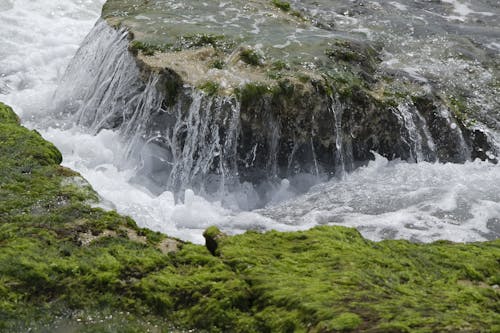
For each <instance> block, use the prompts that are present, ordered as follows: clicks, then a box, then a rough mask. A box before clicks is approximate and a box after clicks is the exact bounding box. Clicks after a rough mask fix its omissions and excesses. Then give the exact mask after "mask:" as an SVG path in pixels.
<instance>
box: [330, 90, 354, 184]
mask: <svg viewBox="0 0 500 333" xmlns="http://www.w3.org/2000/svg"><path fill="white" fill-rule="evenodd" d="M344 109H345V108H344V106H343V105H342V104H341V103H340V102H339V100H338V98H336V97H333V96H332V97H330V105H329V110H330V112H331V113H332V115H333V121H334V129H335V176H336V177H338V178H343V177H344V176H345V175H346V172H349V171H351V170H352V169H353V157H352V148H351V146H350V144H348V142H345V139H344V135H343V128H342V116H343V114H344Z"/></svg>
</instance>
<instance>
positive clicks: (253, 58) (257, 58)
mask: <svg viewBox="0 0 500 333" xmlns="http://www.w3.org/2000/svg"><path fill="white" fill-rule="evenodd" d="M240 59H241V60H242V61H243V62H245V63H247V64H249V65H252V66H260V65H262V56H261V55H260V54H259V53H258V52H257V51H255V50H252V49H244V50H242V51H241V52H240Z"/></svg>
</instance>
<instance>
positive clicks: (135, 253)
mask: <svg viewBox="0 0 500 333" xmlns="http://www.w3.org/2000/svg"><path fill="white" fill-rule="evenodd" d="M248 89H249V90H250V91H252V93H259V94H260V93H264V94H272V93H273V92H272V90H273V89H274V90H277V91H279V92H280V93H283V94H286V82H284V83H283V84H282V86H281V87H280V88H273V87H271V88H268V87H266V88H265V89H264V88H262V87H250V88H248ZM261 90H262V91H261ZM274 93H276V92H274ZM0 126H1V130H0V331H2V332H15V331H32V332H47V331H57V330H60V331H64V330H70V331H73V332H95V331H100V332H145V331H157V332H172V331H183V330H184V329H190V330H191V329H196V330H199V331H200V332H349V331H353V332H495V331H498V330H499V329H500V326H499V325H498V323H499V322H500V306H499V304H500V287H499V285H500V241H499V240H496V241H491V242H484V243H474V244H454V243H450V242H444V241H442V242H436V243H432V244H414V243H411V242H408V241H383V242H378V243H377V242H372V241H368V240H366V239H364V238H363V237H362V236H361V235H360V234H359V232H357V231H356V230H355V229H351V228H344V227H328V226H323V227H316V228H314V229H311V230H308V231H302V232H291V233H280V232H275V231H272V232H267V233H264V234H261V233H258V232H247V233H245V234H243V235H238V236H227V235H224V234H223V233H221V232H220V231H219V230H218V229H217V228H215V227H212V228H209V229H207V231H206V232H205V237H206V239H207V247H208V249H207V247H205V246H199V245H193V244H189V243H182V242H180V241H176V242H177V243H176V244H177V246H176V250H175V251H174V252H169V253H167V252H168V251H162V249H161V248H162V244H163V243H164V241H165V240H167V239H168V238H166V236H165V235H161V234H159V233H155V232H152V231H149V230H146V229H141V228H138V227H137V225H136V224H135V222H134V221H133V220H132V219H130V218H128V217H124V216H120V215H119V214H117V213H116V212H113V211H104V210H102V209H99V208H93V207H91V206H90V203H92V202H96V201H97V200H98V198H97V195H96V194H95V193H94V192H93V190H92V189H91V188H90V186H88V185H86V184H85V183H84V182H82V181H80V180H78V181H77V179H80V176H79V175H78V174H77V173H75V172H73V171H71V170H68V169H65V168H63V167H61V166H60V165H59V163H60V161H61V156H60V153H59V152H58V151H57V149H56V148H55V147H54V146H53V145H52V144H50V143H48V142H46V141H45V140H43V138H42V137H41V136H40V135H39V134H38V133H36V132H33V131H30V130H28V129H26V128H23V127H21V126H20V125H19V123H18V119H17V117H16V116H15V114H14V113H13V112H12V110H11V109H10V108H8V107H6V106H4V105H3V104H0ZM172 241H174V240H172ZM209 249H210V251H209Z"/></svg>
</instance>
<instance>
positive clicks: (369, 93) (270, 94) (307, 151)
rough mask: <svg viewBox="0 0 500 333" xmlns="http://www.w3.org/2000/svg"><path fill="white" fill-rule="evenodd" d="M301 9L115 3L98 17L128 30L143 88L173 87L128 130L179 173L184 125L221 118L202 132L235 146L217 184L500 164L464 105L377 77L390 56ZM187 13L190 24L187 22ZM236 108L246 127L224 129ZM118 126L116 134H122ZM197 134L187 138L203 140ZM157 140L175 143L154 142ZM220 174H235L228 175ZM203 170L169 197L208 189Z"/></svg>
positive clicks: (267, 4) (286, 4) (285, 4)
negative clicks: (380, 159)
mask: <svg viewBox="0 0 500 333" xmlns="http://www.w3.org/2000/svg"><path fill="white" fill-rule="evenodd" d="M305 5H306V6H305V7H307V8H309V6H310V8H316V6H319V7H318V8H317V9H319V8H322V6H326V5H325V3H324V2H320V3H318V4H316V3H314V4H311V3H308V4H305ZM294 7H297V8H298V7H300V8H302V9H304V8H303V7H304V6H303V5H301V4H300V3H299V2H294V1H269V0H254V1H250V2H248V1H242V0H237V1H232V2H230V3H224V4H223V5H220V3H219V2H217V1H205V2H188V1H181V2H180V3H179V4H178V5H176V6H172V5H165V4H163V3H162V2H161V1H139V0H135V1H123V0H108V1H107V2H106V4H105V6H104V9H103V13H102V17H103V18H104V19H105V20H106V21H107V22H108V23H109V24H110V25H112V26H119V27H125V28H127V29H128V30H129V31H130V39H131V41H130V49H131V50H132V51H133V52H134V53H135V60H136V61H137V63H139V65H140V67H141V76H144V77H143V78H142V79H143V80H144V81H147V78H148V77H150V75H151V74H153V75H156V74H160V76H161V77H162V78H161V79H160V81H161V82H167V83H169V82H171V84H170V85H169V84H166V85H165V84H159V85H158V90H159V91H160V93H161V94H163V95H164V103H163V107H162V110H163V111H166V112H159V111H157V110H148V111H147V112H146V113H147V114H148V118H147V119H144V118H141V117H134V118H133V119H139V120H137V121H138V122H140V123H137V124H133V125H125V127H127V128H129V129H130V128H136V129H138V130H140V131H141V133H138V134H139V135H140V136H141V137H142V138H144V139H145V140H146V141H147V142H149V143H150V144H151V145H156V146H157V147H155V150H156V151H159V152H162V153H163V154H164V156H163V157H164V159H165V160H169V162H172V161H171V160H172V159H173V158H172V155H174V153H172V151H174V152H175V150H183V149H184V148H183V147H182V145H183V144H184V143H185V134H184V132H182V131H176V130H175V127H176V126H178V124H184V123H186V119H187V118H188V117H189V116H186V114H187V113H188V112H193V110H192V109H190V106H193V105H194V108H196V107H199V111H197V115H196V116H195V118H196V117H202V116H203V115H204V114H211V113H214V114H215V113H217V115H216V116H215V115H211V116H210V117H209V118H207V120H206V121H205V122H206V123H208V124H204V125H203V126H208V127H210V128H218V130H217V131H216V132H217V133H219V137H218V138H217V140H216V141H219V142H220V143H221V144H222V145H223V146H224V145H225V144H226V143H229V144H234V142H236V144H234V146H235V148H234V149H233V148H230V149H229V148H228V149H227V151H222V152H221V154H220V158H219V157H217V158H212V159H211V162H210V163H208V164H209V165H208V166H206V168H207V172H208V173H210V176H214V178H216V177H218V176H220V175H221V174H222V173H224V174H231V175H238V177H235V178H238V179H237V181H239V182H245V181H248V182H251V183H253V184H256V185H257V184H259V183H260V182H262V181H266V180H270V179H271V180H274V179H275V178H276V177H279V178H293V177H294V176H296V175H298V174H302V173H310V174H321V175H322V176H327V177H328V176H332V175H335V174H339V173H341V172H343V171H349V170H351V169H353V168H355V167H357V166H359V165H363V164H365V163H366V162H367V161H368V160H370V159H372V154H371V151H376V152H377V153H379V154H381V155H383V156H384V157H386V158H389V159H393V158H401V159H404V160H409V161H422V160H425V161H432V162H434V161H437V160H439V161H441V162H464V161H466V160H469V159H474V158H481V159H490V160H493V161H494V158H490V156H491V155H492V153H491V152H494V149H493V147H492V144H491V143H490V142H488V141H489V140H488V136H487V135H486V134H485V133H484V132H482V131H481V130H480V129H479V128H474V127H473V124H474V123H475V122H474V119H473V117H471V119H467V120H466V119H465V115H467V114H472V113H471V112H468V111H469V110H468V109H467V107H466V105H465V104H463V105H458V104H457V103H454V102H453V101H457V98H456V96H455V97H451V98H448V97H446V98H445V97H444V96H441V95H440V94H439V92H434V91H429V89H428V87H425V86H423V85H422V84H421V82H415V80H412V79H408V78H407V76H408V75H407V74H404V73H393V72H389V71H388V70H387V69H386V68H384V66H381V59H382V57H383V54H382V53H381V50H382V49H383V45H381V44H380V45H379V43H378V42H377V43H375V42H373V41H368V40H367V39H363V38H361V37H360V36H359V35H356V34H350V33H339V34H332V31H331V30H332V27H331V26H323V25H322V24H319V23H320V22H317V20H316V19H314V18H312V17H311V18H310V19H309V20H308V19H304V18H303V17H300V15H293V13H294V12H295V10H296V9H297V8H294ZM328 7H331V6H328ZM181 10H186V11H187V12H188V13H189V14H187V15H186V17H184V18H182V19H179V15H178V13H179V11H181ZM313 11H314V10H313ZM236 12H238V13H241V14H242V15H240V16H236V17H232V19H231V23H230V24H229V23H228V17H229V16H232V14H228V13H236ZM306 12H307V11H306ZM207 13H208V14H207ZM290 14H292V15H290ZM309 14H311V13H309ZM298 16H299V17H298ZM194 22H196V24H194ZM380 43H382V42H380ZM405 75H406V77H405ZM174 76H175V79H171V78H173V77H174ZM401 76H403V77H401ZM144 78H146V80H145V79H144ZM138 79H139V78H138ZM173 87H174V88H176V89H172V88H173ZM197 90H202V91H203V92H204V93H205V96H204V98H202V100H201V101H198V99H196V98H193V95H195V94H196V93H197ZM235 99H236V100H237V101H238V102H239V105H238V107H236V109H237V111H238V117H239V119H238V122H239V123H238V126H233V127H232V128H229V127H228V122H225V123H224V121H226V120H227V119H230V118H231V117H232V116H233V115H234V114H235V110H234V109H235V107H234V105H233V101H234V100H235ZM195 101H196V103H195ZM229 101H230V102H229ZM421 101H425V103H421ZM450 101H452V102H451V103H450ZM462 106H465V107H462ZM216 108H219V109H222V111H221V112H220V114H218V112H219V111H220V110H215V109H216ZM209 109H210V110H209ZM179 110H181V111H180V112H179ZM131 112H134V111H131ZM195 113H196V111H195ZM118 114H122V110H119V111H118ZM166 114H167V115H166ZM174 114H175V116H174ZM170 115H172V116H170ZM192 116H193V115H191V117H192ZM183 117H185V119H183ZM174 118H175V119H174ZM120 119H123V118H120V117H117V122H116V123H113V124H112V126H117V127H120V126H122V124H120V123H119V122H120ZM175 124H177V125H175ZM194 127H196V126H193V127H191V129H189V130H188V131H192V132H196V131H195V130H192V128H194ZM230 131H238V133H237V134H236V135H233V134H231V133H230ZM158 133H167V134H166V135H171V136H172V137H170V138H169V139H168V140H165V141H162V140H156V139H155V138H156V137H157V135H158ZM127 134H128V135H130V133H127ZM136 134H137V133H136ZM203 141H206V142H203ZM172 142H174V143H178V144H179V145H180V147H172V144H171V143H172ZM197 142H199V146H203V145H204V144H205V143H206V144H208V145H210V144H211V143H213V142H214V138H212V137H211V136H208V135H207V136H206V137H204V138H201V137H200V138H198V140H197ZM190 150H191V151H193V152H194V151H196V149H194V148H193V147H191V148H190ZM206 150H209V149H206ZM186 151H187V150H186ZM487 152H489V154H488V153H487ZM233 154H234V155H235V156H233ZM229 155H231V156H229ZM200 156H202V154H199V153H193V155H192V156H190V158H193V160H194V162H193V164H196V163H197V162H198V161H202V160H203V162H202V163H205V161H204V158H201V157H200ZM205 159H206V157H205ZM221 160H222V162H221ZM229 160H231V161H235V162H234V163H233V162H231V161H229ZM173 163H174V164H175V162H173ZM221 165H223V166H224V167H227V168H228V169H230V170H224V171H221ZM164 168H165V169H166V171H165V174H166V175H167V178H168V177H170V179H173V178H175V177H176V175H173V176H172V174H171V173H170V174H169V170H170V169H169V166H165V167H164ZM204 168H205V167H204ZM195 169H196V168H195V167H193V168H192V170H182V172H185V173H186V174H188V175H187V176H186V177H185V178H186V179H187V180H186V182H187V183H188V184H182V185H179V184H178V181H176V180H170V179H169V180H164V181H165V182H166V183H168V184H167V187H168V188H169V189H171V190H173V191H177V190H179V189H180V188H182V187H183V186H184V187H186V186H187V187H190V188H195V189H196V188H201V187H202V186H201V185H199V183H200V182H201V181H199V179H195V178H196V177H195V176H193V175H192V173H195ZM169 182H170V183H169ZM205 185H206V184H205Z"/></svg>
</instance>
